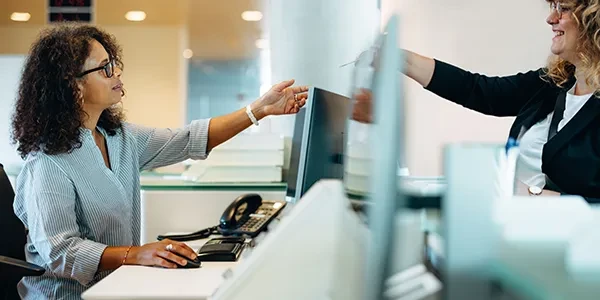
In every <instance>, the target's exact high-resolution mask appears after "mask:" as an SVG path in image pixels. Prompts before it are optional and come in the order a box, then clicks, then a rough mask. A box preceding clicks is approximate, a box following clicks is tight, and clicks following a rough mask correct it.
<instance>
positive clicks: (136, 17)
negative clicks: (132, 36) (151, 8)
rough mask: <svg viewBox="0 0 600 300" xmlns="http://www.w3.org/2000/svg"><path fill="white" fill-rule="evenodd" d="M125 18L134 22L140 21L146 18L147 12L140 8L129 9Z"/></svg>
mask: <svg viewBox="0 0 600 300" xmlns="http://www.w3.org/2000/svg"><path fill="white" fill-rule="evenodd" d="M125 19H127V20H129V21H133V22H140V21H144V20H145V19H146V13H145V12H143V11H139V10H132V11H128V12H127V13H126V14H125Z"/></svg>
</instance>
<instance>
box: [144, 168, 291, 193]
mask: <svg viewBox="0 0 600 300" xmlns="http://www.w3.org/2000/svg"><path fill="white" fill-rule="evenodd" d="M140 183H141V189H142V191H148V190H162V191H164V190H178V191H181V190H188V191H189V190H213V191H214V190H227V191H232V190H233V191H235V190H261V191H265V190H266V191H285V189H286V188H287V183H285V182H195V181H191V180H186V179H185V178H183V177H182V176H181V175H180V174H157V173H151V172H143V173H142V174H141V176H140Z"/></svg>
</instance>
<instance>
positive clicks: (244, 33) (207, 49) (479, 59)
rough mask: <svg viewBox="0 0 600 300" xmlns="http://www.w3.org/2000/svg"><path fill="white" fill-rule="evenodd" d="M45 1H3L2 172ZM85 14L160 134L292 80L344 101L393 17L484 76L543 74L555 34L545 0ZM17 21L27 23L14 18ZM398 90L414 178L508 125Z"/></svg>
mask: <svg viewBox="0 0 600 300" xmlns="http://www.w3.org/2000/svg"><path fill="white" fill-rule="evenodd" d="M69 1H70V0H64V1H61V2H64V3H67V2H69ZM50 2H51V1H50ZM73 2H77V1H74V0H73ZM83 2H85V1H83ZM48 3H49V1H48V0H1V1H0V161H2V162H4V163H5V164H10V163H16V164H18V163H19V158H18V157H17V155H16V154H15V153H14V150H13V149H14V147H13V146H12V145H10V144H9V143H8V138H9V128H8V125H9V121H10V120H9V116H10V114H11V112H12V103H13V102H14V93H15V90H16V85H17V82H18V78H19V75H20V74H19V73H20V70H21V66H22V63H23V60H24V58H25V55H26V54H27V51H28V48H29V46H30V44H31V43H32V42H33V41H34V39H35V37H36V35H37V34H38V32H39V31H40V29H42V28H43V27H45V26H48V22H47V20H48V15H47V6H48ZM92 7H93V16H94V18H93V24H96V25H99V26H101V27H103V28H105V29H106V30H108V31H109V32H111V33H112V34H114V35H115V36H116V37H117V38H118V40H119V41H120V43H121V44H122V46H123V50H124V62H125V66H126V67H125V73H124V74H123V81H124V83H125V87H126V90H127V97H126V98H125V99H124V101H123V105H124V108H125V110H126V113H127V119H128V120H129V121H131V122H135V123H139V124H143V125H147V126H157V127H178V126H182V125H184V124H185V123H187V122H189V121H190V120H191V119H195V118H206V117H212V116H216V115H221V114H224V113H227V112H230V111H233V110H235V109H238V108H241V107H243V106H245V105H246V104H248V103H250V102H251V101H253V100H255V99H256V98H257V97H259V95H260V94H262V93H264V92H265V91H266V90H268V88H270V86H271V85H272V84H274V83H276V82H278V81H280V80H284V79H288V78H295V79H296V80H297V83H298V84H307V85H312V86H317V87H320V88H324V89H327V90H330V91H333V92H336V93H340V94H344V95H349V93H350V87H351V75H352V74H351V72H352V67H351V66H347V67H340V66H341V65H342V64H344V63H348V62H350V61H352V60H354V59H355V58H356V56H357V55H358V54H359V53H360V52H361V51H363V50H365V49H366V48H367V47H368V46H369V45H370V44H371V43H372V42H373V37H374V36H375V33H376V31H377V29H378V28H380V24H384V23H385V22H386V20H387V17H388V16H389V15H390V14H391V13H393V12H398V13H400V15H401V19H400V23H401V43H402V46H403V47H406V48H408V49H410V50H413V51H416V52H419V53H422V54H424V55H430V56H433V57H436V58H439V59H441V60H446V61H448V62H451V63H453V64H456V65H459V66H461V67H464V68H466V69H469V70H472V71H475V72H480V73H486V74H490V75H492V74H493V75H505V74H511V73H516V72H519V71H525V70H527V69H533V68H538V67H540V66H542V65H543V64H544V62H545V59H546V57H547V56H548V54H549V45H550V39H551V36H552V32H551V30H550V27H549V26H548V25H547V24H545V22H544V20H545V17H546V15H547V12H548V9H547V4H546V3H545V1H542V0H536V1H522V0H507V1H502V2H498V1H493V0H483V1H482V0H455V1H441V0H346V1H342V0H326V1H323V0H231V1H222V0H221V1H219V0H171V1H160V0H118V1H117V0H96V1H93V6H92ZM129 11H143V12H144V13H145V18H144V19H143V20H141V21H131V20H128V19H127V18H126V14H127V12H129ZM15 12H21V13H26V14H27V15H28V16H29V17H28V18H25V17H21V18H23V20H22V21H15V20H12V19H11V16H13V13H15ZM13 19H14V18H13ZM24 19H27V20H26V21H25V20H24ZM399 84H403V85H404V86H405V87H406V94H405V95H406V99H407V112H406V118H407V119H406V120H405V122H406V125H407V139H408V140H407V145H406V156H407V165H408V167H409V168H410V173H411V174H412V175H440V174H441V173H442V172H443V170H442V147H443V146H444V145H445V144H447V143H450V142H456V141H493V142H498V141H503V140H504V139H505V138H506V135H507V132H508V128H509V125H510V123H511V121H512V120H510V119H498V118H491V117H485V116H481V115H477V114H475V113H472V112H469V111H466V110H464V109H463V108H460V107H458V106H456V105H454V104H451V103H449V102H447V101H444V100H442V99H440V98H438V97H436V96H434V95H432V94H430V93H428V92H427V91H425V90H424V89H422V88H421V87H420V86H417V85H416V84H415V83H414V82H411V81H408V80H406V81H404V82H403V83H399ZM262 123H263V124H261V128H251V129H250V131H261V130H262V131H266V132H276V133H281V134H283V135H285V136H288V137H289V136H291V134H292V129H293V128H292V127H293V117H276V118H270V119H269V120H268V121H265V122H262ZM382 146H385V145H382Z"/></svg>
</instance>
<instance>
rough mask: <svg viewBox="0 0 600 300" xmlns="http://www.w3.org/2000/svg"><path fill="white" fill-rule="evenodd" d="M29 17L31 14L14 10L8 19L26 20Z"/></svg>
mask: <svg viewBox="0 0 600 300" xmlns="http://www.w3.org/2000/svg"><path fill="white" fill-rule="evenodd" d="M30 18H31V15H30V14H29V13H26V12H14V13H12V14H11V15H10V19H11V20H13V21H15V22H27V21H29V19H30Z"/></svg>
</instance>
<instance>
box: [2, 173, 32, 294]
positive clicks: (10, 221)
mask: <svg viewBox="0 0 600 300" xmlns="http://www.w3.org/2000/svg"><path fill="white" fill-rule="evenodd" d="M14 200H15V192H14V190H13V188H12V185H11V183H10V180H9V179H8V176H7V175H6V172H5V171H4V167H3V166H2V164H0V236H1V237H2V240H3V242H1V243H0V255H3V256H8V257H11V258H16V259H20V260H25V243H26V242H27V231H26V229H25V226H23V223H21V220H19V218H17V216H16V215H15V213H14V210H13V202H14ZM22 277H23V275H22V274H19V272H17V273H15V272H14V270H12V269H10V268H7V267H6V266H3V265H2V264H0V299H18V298H19V295H18V292H17V283H18V282H19V280H21V278H22Z"/></svg>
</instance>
